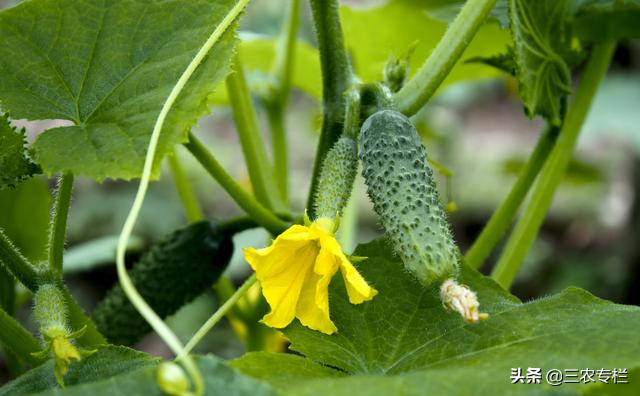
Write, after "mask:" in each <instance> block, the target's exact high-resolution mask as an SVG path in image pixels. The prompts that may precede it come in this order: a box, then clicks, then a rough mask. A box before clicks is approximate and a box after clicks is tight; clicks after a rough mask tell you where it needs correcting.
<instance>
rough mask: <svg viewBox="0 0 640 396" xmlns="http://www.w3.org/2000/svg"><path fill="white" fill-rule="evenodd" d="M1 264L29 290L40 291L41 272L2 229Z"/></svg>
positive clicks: (0, 232)
mask: <svg viewBox="0 0 640 396" xmlns="http://www.w3.org/2000/svg"><path fill="white" fill-rule="evenodd" d="M0 263H2V264H3V265H4V267H5V268H6V269H7V271H9V273H10V274H11V275H13V276H14V277H15V278H16V279H17V280H18V281H20V283H22V284H23V285H24V286H25V287H26V288H27V289H29V290H31V291H35V290H37V289H38V283H39V279H40V272H39V271H38V269H37V268H36V267H35V266H34V265H33V264H31V263H30V262H29V261H28V260H27V259H26V258H25V257H24V256H23V255H22V253H20V251H19V250H18V248H17V247H16V246H15V245H14V244H13V243H12V242H11V240H10V239H9V237H7V235H6V234H5V233H4V230H3V229H2V228H0Z"/></svg>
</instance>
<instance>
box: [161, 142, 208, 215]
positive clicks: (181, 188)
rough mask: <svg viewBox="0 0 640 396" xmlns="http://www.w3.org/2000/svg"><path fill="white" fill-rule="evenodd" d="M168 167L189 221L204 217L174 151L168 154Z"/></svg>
mask: <svg viewBox="0 0 640 396" xmlns="http://www.w3.org/2000/svg"><path fill="white" fill-rule="evenodd" d="M169 167H170V168H171V173H172V174H173V181H174V182H175V183H176V189H177V190H178V195H179V196H180V201H182V206H183V207H184V212H185V215H186V217H187V220H188V221H189V222H190V223H195V222H197V221H200V220H202V219H204V214H203V213H202V209H201V208H200V204H199V203H198V198H196V194H195V193H194V191H193V186H192V185H191V182H190V181H189V177H188V176H187V174H186V173H185V171H184V169H183V168H182V164H181V163H180V160H179V159H178V153H177V152H175V151H174V153H173V155H170V156H169Z"/></svg>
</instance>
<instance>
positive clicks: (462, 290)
mask: <svg viewBox="0 0 640 396" xmlns="http://www.w3.org/2000/svg"><path fill="white" fill-rule="evenodd" d="M440 298H441V299H442V305H444V307H445V308H448V309H451V310H454V311H457V312H458V313H459V314H460V315H461V316H462V318H463V319H464V321H465V322H467V323H478V322H479V321H481V320H485V319H487V318H489V314H487V313H483V312H480V309H479V307H480V303H479V302H478V297H477V296H476V293H474V292H473V291H471V290H470V289H469V288H468V287H466V286H464V285H460V284H458V283H457V282H456V281H455V280H454V279H447V280H446V281H444V283H442V286H441V287H440Z"/></svg>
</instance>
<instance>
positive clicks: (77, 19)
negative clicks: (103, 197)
mask: <svg viewBox="0 0 640 396" xmlns="http://www.w3.org/2000/svg"><path fill="white" fill-rule="evenodd" d="M234 4H235V1H233V0H168V1H142V2H141V1H137V0H121V1H105V0H101V1H87V0H84V1H78V0H33V1H25V2H22V3H20V4H18V5H17V6H15V7H13V8H8V9H5V10H3V11H1V12H0V75H1V76H2V78H1V79H0V92H2V107H3V109H4V110H6V111H10V112H11V114H12V116H14V117H15V118H26V119H30V120H42V119H63V120H68V121H69V122H70V124H71V126H67V127H60V128H54V129H50V130H48V131H45V132H44V133H43V134H42V135H40V136H39V138H38V139H37V140H36V142H35V144H34V149H35V158H36V161H37V162H38V163H39V164H40V166H42V168H43V169H44V171H45V173H46V174H48V175H51V174H53V173H56V172H60V171H72V172H73V173H75V174H77V175H85V176H90V177H93V178H95V179H97V180H102V179H104V178H107V177H109V178H122V179H131V178H134V177H137V176H139V175H140V173H141V170H142V165H143V161H144V156H145V153H146V148H147V145H148V140H149V137H150V136H151V131H152V128H153V125H154V122H155V120H156V118H157V116H158V114H159V112H160V109H161V107H162V105H163V103H164V101H165V100H166V98H167V96H168V95H169V92H170V91H171V89H172V88H173V86H174V85H175V83H176V82H177V80H178V78H179V77H180V75H181V74H182V72H183V71H184V69H185V68H186V66H187V65H188V64H189V62H190V61H191V59H192V58H193V57H194V55H195V54H196V52H197V51H198V50H199V48H200V47H201V46H202V44H203V43H204V42H205V40H206V39H207V38H208V36H209V35H210V34H211V32H212V31H213V29H214V28H215V26H216V24H217V23H219V22H220V21H221V20H222V19H223V18H224V16H225V15H226V14H227V13H228V11H229V10H230V9H231V7H232V6H233V5H234ZM234 29H235V27H234V28H230V29H229V30H228V31H227V32H226V33H225V34H224V35H223V36H222V38H221V39H220V41H219V42H218V43H217V44H216V45H215V46H214V48H213V49H212V51H211V53H210V55H209V56H208V57H207V58H206V60H205V61H204V62H203V63H202V64H201V65H200V66H199V68H198V70H197V71H196V73H195V74H194V76H193V77H192V78H191V80H190V81H189V83H188V84H187V86H186V87H185V89H184V90H183V92H182V94H181V95H180V97H179V98H178V100H177V102H176V104H175V106H174V108H173V109H172V111H171V112H170V114H169V117H168V119H167V123H166V124H165V129H164V130H163V133H162V136H161V141H160V144H159V151H158V155H157V156H156V165H157V164H158V163H159V162H160V161H161V159H162V158H163V156H164V155H165V154H166V153H168V152H169V151H171V150H172V147H173V146H174V145H175V144H177V143H180V142H184V141H185V140H186V138H187V132H188V130H189V129H190V128H191V127H192V126H193V125H194V124H195V123H196V122H197V121H198V119H199V118H200V117H202V116H203V115H205V114H207V113H208V112H209V106H208V103H209V96H210V95H211V93H212V91H213V90H214V88H215V87H216V86H217V84H218V82H219V81H221V79H222V78H223V77H224V76H225V75H226V74H227V72H228V70H229V60H230V58H231V57H232V56H231V55H232V51H233V46H234V44H235V39H234ZM157 168H158V167H157V166H156V170H157Z"/></svg>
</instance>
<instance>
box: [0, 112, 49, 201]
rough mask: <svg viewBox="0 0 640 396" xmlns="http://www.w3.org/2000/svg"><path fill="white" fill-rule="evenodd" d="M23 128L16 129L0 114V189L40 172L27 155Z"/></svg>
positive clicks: (14, 184)
mask: <svg viewBox="0 0 640 396" xmlns="http://www.w3.org/2000/svg"><path fill="white" fill-rule="evenodd" d="M26 143H27V142H26V139H25V133H24V129H20V130H17V129H16V128H14V127H13V126H12V125H11V123H10V122H9V117H8V116H7V115H3V114H0V190H1V189H3V188H5V187H13V188H15V186H16V185H17V184H18V183H20V182H21V181H23V180H25V179H27V178H29V177H31V176H33V175H34V174H36V173H39V172H40V168H39V167H38V165H36V164H35V163H34V162H33V161H31V158H30V157H29V154H28V151H27V148H26Z"/></svg>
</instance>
